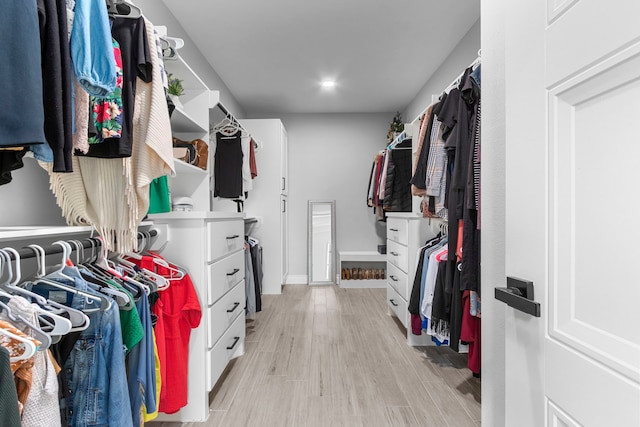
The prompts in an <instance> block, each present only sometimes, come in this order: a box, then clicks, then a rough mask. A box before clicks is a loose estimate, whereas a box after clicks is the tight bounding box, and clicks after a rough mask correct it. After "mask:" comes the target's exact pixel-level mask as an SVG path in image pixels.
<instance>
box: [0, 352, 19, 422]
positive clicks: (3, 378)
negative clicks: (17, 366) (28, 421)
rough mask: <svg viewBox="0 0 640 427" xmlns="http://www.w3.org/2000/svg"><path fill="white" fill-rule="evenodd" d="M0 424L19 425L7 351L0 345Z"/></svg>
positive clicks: (14, 388) (16, 398) (14, 389)
mask: <svg viewBox="0 0 640 427" xmlns="http://www.w3.org/2000/svg"><path fill="white" fill-rule="evenodd" d="M0 425H1V426H3V427H20V426H21V422H20V412H19V410H18V394H17V392H16V384H15V382H14V379H13V373H12V372H11V361H10V358H9V351H8V350H7V349H6V348H4V347H2V346H0Z"/></svg>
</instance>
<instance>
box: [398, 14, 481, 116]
mask: <svg viewBox="0 0 640 427" xmlns="http://www.w3.org/2000/svg"><path fill="white" fill-rule="evenodd" d="M479 49H480V19H478V20H477V21H476V23H475V24H473V26H472V27H471V28H470V29H469V31H467V34H465V36H464V37H463V38H462V40H460V43H458V44H457V45H456V47H455V48H454V49H453V50H452V51H451V53H450V54H449V56H447V59H445V60H444V62H443V63H442V64H441V65H440V67H438V69H437V70H436V72H435V73H433V75H432V76H431V77H430V78H429V80H427V82H426V83H425V84H424V86H423V87H422V89H420V92H419V93H418V95H416V97H415V98H414V99H413V101H411V103H410V104H409V106H408V107H407V108H406V109H405V110H404V112H403V113H402V117H403V118H404V120H405V122H407V123H408V122H410V121H412V120H413V119H415V118H416V117H418V116H419V115H420V114H421V113H422V112H423V111H424V110H425V109H426V108H427V107H428V106H429V105H431V96H432V95H440V94H441V93H442V91H443V90H444V89H445V88H446V87H447V86H448V85H449V84H451V82H453V81H454V80H455V78H456V77H458V75H460V74H461V73H462V72H463V71H464V70H465V68H467V67H468V66H469V64H471V63H472V62H473V61H474V60H475V59H476V57H477V56H478V50H479Z"/></svg>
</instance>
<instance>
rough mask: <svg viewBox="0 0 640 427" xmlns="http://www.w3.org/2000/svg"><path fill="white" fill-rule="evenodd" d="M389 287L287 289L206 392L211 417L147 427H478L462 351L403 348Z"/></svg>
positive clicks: (266, 305)
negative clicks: (242, 352) (241, 351)
mask: <svg viewBox="0 0 640 427" xmlns="http://www.w3.org/2000/svg"><path fill="white" fill-rule="evenodd" d="M385 297H386V290H385V289H341V288H339V287H337V286H322V287H308V286H284V288H283V294H282V295H280V296H271V295H265V296H263V307H262V309H263V311H262V312H261V313H257V314H256V315H255V318H254V319H250V320H247V337H246V346H245V348H246V353H245V355H244V356H242V357H240V358H239V359H236V360H235V361H233V362H232V363H231V364H230V365H229V367H228V368H227V370H226V371H225V373H224V374H223V377H222V378H221V380H220V381H219V382H218V384H217V385H216V388H215V389H214V390H213V391H212V393H211V395H210V401H211V406H210V408H211V415H210V417H209V420H208V422H207V423H203V424H195V423H194V424H191V423H188V424H180V423H148V425H150V426H152V427H178V426H181V427H196V426H197V427H201V426H206V427H316V426H317V427H327V426H331V427H333V426H344V427H360V426H362V427H365V426H366V427H386V426H394V427H395V426H426V427H467V426H471V427H476V426H480V381H479V380H478V379H476V378H473V376H472V375H471V372H470V371H469V370H468V369H467V368H466V355H460V354H457V353H454V352H452V351H451V350H450V349H448V348H438V347H421V348H411V347H409V346H407V345H406V342H405V332H404V329H403V328H402V326H400V324H399V323H398V321H397V319H395V318H393V317H390V316H388V315H387V308H386V299H385Z"/></svg>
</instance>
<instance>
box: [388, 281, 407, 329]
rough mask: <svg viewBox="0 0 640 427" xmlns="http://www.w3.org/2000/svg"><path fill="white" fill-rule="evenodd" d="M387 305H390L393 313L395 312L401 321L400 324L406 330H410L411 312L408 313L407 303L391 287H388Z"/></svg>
mask: <svg viewBox="0 0 640 427" xmlns="http://www.w3.org/2000/svg"><path fill="white" fill-rule="evenodd" d="M387 304H389V308H391V311H393V313H394V314H395V315H396V317H397V318H398V320H400V323H402V325H403V326H404V327H405V328H408V325H409V312H408V311H407V301H405V300H404V299H403V298H402V297H401V296H400V294H398V293H397V292H396V290H395V289H393V288H392V287H391V286H389V285H387Z"/></svg>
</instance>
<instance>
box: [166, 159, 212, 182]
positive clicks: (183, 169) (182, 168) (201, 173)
mask: <svg viewBox="0 0 640 427" xmlns="http://www.w3.org/2000/svg"><path fill="white" fill-rule="evenodd" d="M174 164H175V167H176V176H184V175H194V176H196V177H199V178H201V179H202V178H204V177H205V176H206V175H207V171H206V170H203V169H200V168H199V167H197V166H193V165H190V164H189V163H187V162H184V161H182V160H180V159H174Z"/></svg>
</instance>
